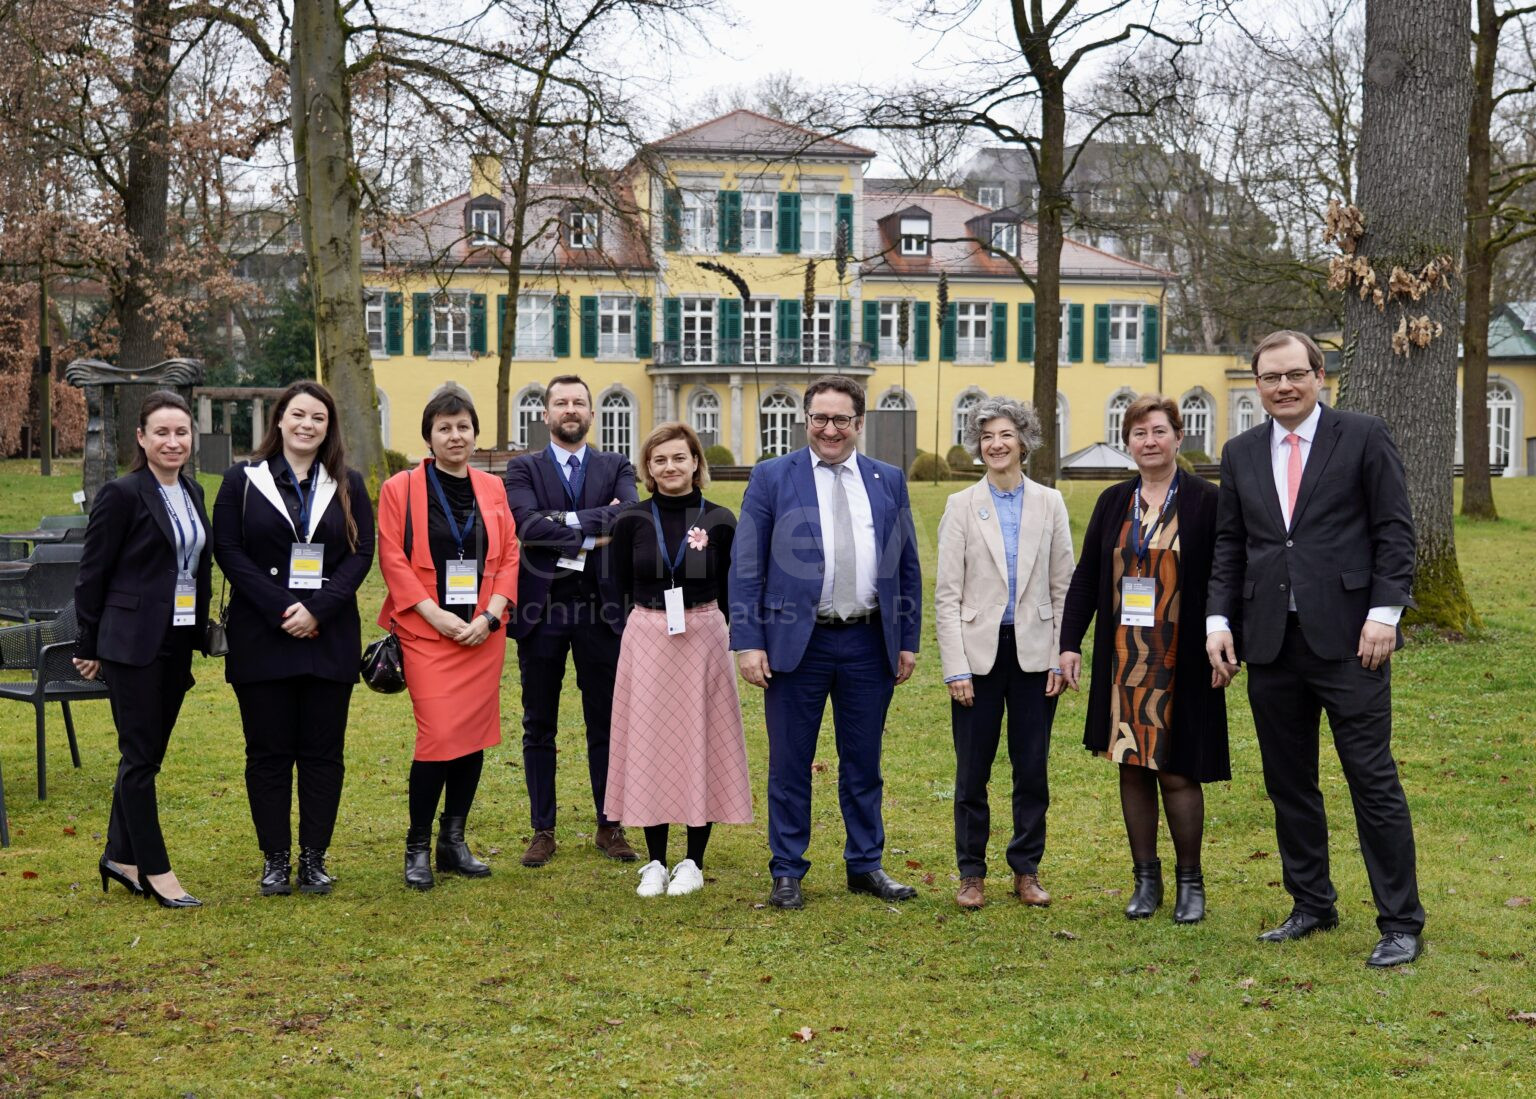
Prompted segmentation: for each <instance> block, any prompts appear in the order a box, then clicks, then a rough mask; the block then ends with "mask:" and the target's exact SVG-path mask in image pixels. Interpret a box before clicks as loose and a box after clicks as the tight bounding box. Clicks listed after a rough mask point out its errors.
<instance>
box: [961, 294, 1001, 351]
mask: <svg viewBox="0 0 1536 1099" xmlns="http://www.w3.org/2000/svg"><path fill="white" fill-rule="evenodd" d="M991 361H992V303H991V302H990V301H957V302H955V362H957V363H989V362H991Z"/></svg>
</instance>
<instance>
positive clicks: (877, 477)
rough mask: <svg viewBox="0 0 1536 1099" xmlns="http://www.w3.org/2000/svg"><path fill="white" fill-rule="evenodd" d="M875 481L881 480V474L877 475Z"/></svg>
mask: <svg viewBox="0 0 1536 1099" xmlns="http://www.w3.org/2000/svg"><path fill="white" fill-rule="evenodd" d="M875 480H877V481H878V480H880V474H878V473H877V474H875Z"/></svg>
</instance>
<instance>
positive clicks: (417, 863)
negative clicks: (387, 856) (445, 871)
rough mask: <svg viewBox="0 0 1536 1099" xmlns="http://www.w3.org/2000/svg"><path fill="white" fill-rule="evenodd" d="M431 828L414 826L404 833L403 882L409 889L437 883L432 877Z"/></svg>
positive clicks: (430, 886)
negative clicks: (415, 827)
mask: <svg viewBox="0 0 1536 1099" xmlns="http://www.w3.org/2000/svg"><path fill="white" fill-rule="evenodd" d="M431 843H432V829H431V827H430V826H429V827H427V828H423V829H422V830H421V831H420V832H418V831H416V830H415V829H414V828H412V829H409V830H407V831H406V833H405V884H406V885H407V886H408V887H410V888H411V889H422V890H426V889H431V888H432V887H433V886H434V885H436V884H437V882H436V881H434V880H433V878H432V856H431V850H430V848H431Z"/></svg>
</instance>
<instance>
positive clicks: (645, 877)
mask: <svg viewBox="0 0 1536 1099" xmlns="http://www.w3.org/2000/svg"><path fill="white" fill-rule="evenodd" d="M690 865H691V864H690ZM665 892H667V868H666V867H665V866H663V865H661V863H659V862H657V861H656V860H655V859H652V860H651V861H650V862H648V863H646V864H645V865H644V866H642V867H641V868H640V884H639V885H637V886H636V887H635V894H636V895H637V896H641V897H659V896H661V895H662V894H663V893H665Z"/></svg>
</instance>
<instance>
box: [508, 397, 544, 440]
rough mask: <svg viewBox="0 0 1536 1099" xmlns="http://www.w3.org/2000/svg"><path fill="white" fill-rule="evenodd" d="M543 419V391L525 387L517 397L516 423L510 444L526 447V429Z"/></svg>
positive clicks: (527, 438)
mask: <svg viewBox="0 0 1536 1099" xmlns="http://www.w3.org/2000/svg"><path fill="white" fill-rule="evenodd" d="M543 419H544V393H543V391H542V390H538V389H525V390H523V392H522V394H521V395H520V396H519V397H518V398H517V424H516V427H515V429H514V430H513V433H512V444H513V445H514V446H517V447H519V448H522V449H526V448H527V447H528V442H529V438H530V436H529V433H528V429H529V428H530V427H532V426H533V425H534V424H536V423H540V422H542V421H543Z"/></svg>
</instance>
